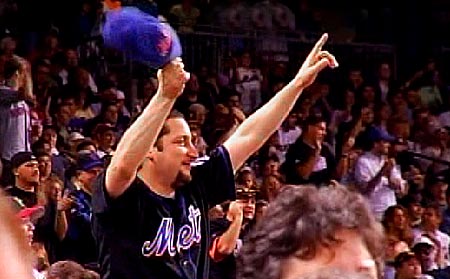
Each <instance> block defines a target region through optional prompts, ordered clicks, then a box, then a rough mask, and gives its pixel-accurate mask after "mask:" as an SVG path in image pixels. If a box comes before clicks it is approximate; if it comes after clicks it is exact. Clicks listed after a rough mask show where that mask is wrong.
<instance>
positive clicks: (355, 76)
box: [349, 70, 363, 84]
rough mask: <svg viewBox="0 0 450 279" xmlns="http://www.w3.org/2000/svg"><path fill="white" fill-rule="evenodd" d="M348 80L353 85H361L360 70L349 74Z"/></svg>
mask: <svg viewBox="0 0 450 279" xmlns="http://www.w3.org/2000/svg"><path fill="white" fill-rule="evenodd" d="M349 79H350V81H351V82H352V83H354V84H361V83H362V82H363V78H362V74H361V71H360V70H353V71H351V72H350V74H349Z"/></svg>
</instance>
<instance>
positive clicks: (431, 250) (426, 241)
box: [412, 236, 439, 274]
mask: <svg viewBox="0 0 450 279" xmlns="http://www.w3.org/2000/svg"><path fill="white" fill-rule="evenodd" d="M412 251H413V252H414V254H416V256H417V259H418V260H419V262H420V265H421V267H422V272H424V273H427V274H430V273H434V272H436V271H437V270H438V269H439V267H438V264H437V260H436V258H437V254H438V252H437V250H436V246H435V243H434V242H433V241H432V240H431V239H430V238H429V237H427V236H421V237H419V238H417V239H416V240H414V243H413V246H412Z"/></svg>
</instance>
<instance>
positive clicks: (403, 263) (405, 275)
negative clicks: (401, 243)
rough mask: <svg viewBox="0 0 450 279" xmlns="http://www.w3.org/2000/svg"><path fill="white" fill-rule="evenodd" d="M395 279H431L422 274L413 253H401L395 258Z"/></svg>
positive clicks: (431, 278)
mask: <svg viewBox="0 0 450 279" xmlns="http://www.w3.org/2000/svg"><path fill="white" fill-rule="evenodd" d="M395 278H396V279H433V277H432V276H430V275H427V274H423V273H422V267H421V265H420V262H419V260H418V259H417V257H416V255H415V254H414V253H413V252H402V253H400V254H399V255H398V256H397V257H395Z"/></svg>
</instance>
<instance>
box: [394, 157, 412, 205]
mask: <svg viewBox="0 0 450 279" xmlns="http://www.w3.org/2000/svg"><path fill="white" fill-rule="evenodd" d="M391 160H393V161H392V164H394V167H393V168H392V170H391V172H390V175H389V187H391V188H392V189H393V190H394V191H395V193H396V194H397V196H399V197H402V196H404V195H405V194H407V191H408V187H407V182H406V181H405V180H404V179H403V178H402V174H401V171H400V168H399V167H398V166H397V165H395V159H391Z"/></svg>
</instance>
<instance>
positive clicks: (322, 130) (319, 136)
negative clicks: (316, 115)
mask: <svg viewBox="0 0 450 279" xmlns="http://www.w3.org/2000/svg"><path fill="white" fill-rule="evenodd" d="M309 130H310V132H311V135H312V137H313V138H314V139H315V140H316V141H320V142H322V141H323V140H324V138H325V136H326V134H327V124H326V123H325V122H319V123H317V124H314V125H309Z"/></svg>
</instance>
